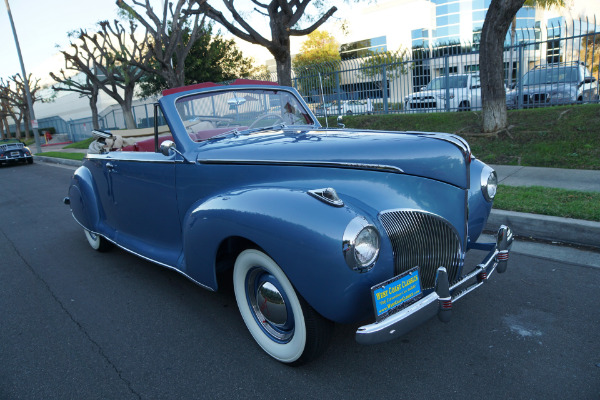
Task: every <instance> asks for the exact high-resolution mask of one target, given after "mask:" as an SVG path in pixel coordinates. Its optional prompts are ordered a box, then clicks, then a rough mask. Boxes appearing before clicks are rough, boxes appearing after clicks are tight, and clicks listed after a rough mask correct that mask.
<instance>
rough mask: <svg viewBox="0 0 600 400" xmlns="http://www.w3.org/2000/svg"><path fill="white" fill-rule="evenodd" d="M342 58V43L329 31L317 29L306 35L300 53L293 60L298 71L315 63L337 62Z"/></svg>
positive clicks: (293, 64)
mask: <svg viewBox="0 0 600 400" xmlns="http://www.w3.org/2000/svg"><path fill="white" fill-rule="evenodd" d="M340 60H341V57H340V44H339V42H338V41H337V40H336V39H335V38H334V37H333V36H332V35H331V34H330V33H329V32H327V31H321V30H318V29H317V30H316V31H314V32H312V33H310V34H308V36H307V37H306V40H305V41H304V42H303V43H302V45H301V46H300V53H299V54H298V55H296V57H294V59H293V60H292V66H293V68H294V70H295V71H296V72H297V71H298V70H301V69H303V68H307V67H310V66H312V65H315V64H322V63H335V62H338V61H340Z"/></svg>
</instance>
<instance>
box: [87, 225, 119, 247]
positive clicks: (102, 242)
mask: <svg viewBox="0 0 600 400" xmlns="http://www.w3.org/2000/svg"><path fill="white" fill-rule="evenodd" d="M83 231H84V232H85V237H86V239H87V241H88V243H89V244H90V246H92V249H94V250H96V251H100V252H105V251H108V250H110V249H111V248H112V246H113V245H112V243H111V242H109V241H108V240H106V239H104V238H103V237H102V236H100V235H97V234H95V233H93V232H90V231H88V230H87V229H84V230H83Z"/></svg>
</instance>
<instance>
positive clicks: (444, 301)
mask: <svg viewBox="0 0 600 400" xmlns="http://www.w3.org/2000/svg"><path fill="white" fill-rule="evenodd" d="M512 242H513V234H512V231H511V229H510V228H509V227H507V226H505V225H502V226H501V227H500V229H499V230H498V234H497V236H496V243H476V244H475V245H472V247H471V248H474V249H478V250H489V253H488V254H487V256H486V257H485V258H484V259H483V261H482V262H481V264H478V265H477V266H476V267H475V268H474V269H473V270H472V271H471V272H469V273H468V274H466V275H464V276H463V277H462V278H461V279H459V280H458V281H456V282H455V283H453V284H452V285H450V283H449V282H448V274H447V272H446V268H444V267H443V266H440V267H439V268H438V270H437V275H436V278H435V290H434V291H433V292H431V293H430V294H428V295H427V296H425V297H423V298H422V299H421V300H419V301H417V302H416V303H414V304H411V305H410V306H408V307H406V308H405V309H403V310H401V311H399V312H397V313H395V314H392V315H391V316H389V317H388V318H386V319H384V320H382V321H379V322H375V323H373V324H369V325H365V326H361V327H360V328H358V330H357V331H356V341H357V342H358V343H360V344H376V343H382V342H387V341H389V340H392V339H395V338H398V337H400V336H403V335H404V334H406V333H408V332H410V331H411V330H413V329H414V328H416V327H417V326H419V325H421V324H423V323H424V322H426V321H427V320H429V319H431V318H433V317H434V316H435V315H437V316H438V317H439V319H440V320H441V321H443V322H448V321H449V320H450V317H451V316H452V304H453V303H454V302H456V301H457V300H458V299H460V298H461V297H463V296H464V295H466V294H467V293H470V292H472V291H473V290H475V289H477V288H478V287H479V286H481V285H483V284H484V283H485V281H487V280H488V279H489V278H490V276H491V275H492V273H493V272H494V271H498V273H503V272H505V271H506V267H507V263H508V254H509V251H510V247H511V245H512ZM474 278H475V281H474V282H473V283H472V284H471V285H469V286H467V287H465V288H464V289H461V290H457V289H458V288H459V287H460V286H462V285H464V284H466V283H467V282H468V281H470V280H471V279H474Z"/></svg>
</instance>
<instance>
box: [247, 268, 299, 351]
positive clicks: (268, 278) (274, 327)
mask: <svg viewBox="0 0 600 400" xmlns="http://www.w3.org/2000/svg"><path fill="white" fill-rule="evenodd" d="M246 294H247V298H248V304H249V305H250V307H251V310H252V313H253V314H254V319H255V320H256V321H257V322H258V325H259V326H260V327H261V328H262V329H263V331H264V332H265V333H266V334H267V335H269V336H270V337H271V339H273V340H274V341H276V342H282V343H285V342H288V341H289V340H291V338H292V337H293V336H294V316H293V313H292V310H291V308H290V307H288V303H289V302H288V300H287V296H286V295H285V292H284V290H283V289H282V288H281V286H280V284H279V282H278V281H277V279H276V278H275V277H274V276H273V275H271V274H270V273H268V272H267V271H265V270H263V269H261V268H254V269H252V270H251V271H250V272H249V273H248V275H247V277H246Z"/></svg>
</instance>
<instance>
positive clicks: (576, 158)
mask: <svg viewBox="0 0 600 400" xmlns="http://www.w3.org/2000/svg"><path fill="white" fill-rule="evenodd" d="M322 122H323V124H324V119H322ZM343 123H344V124H345V125H346V127H347V128H352V129H377V130H389V131H424V132H447V133H454V134H457V135H459V136H462V137H464V138H465V139H466V140H467V141H468V142H469V144H470V146H471V150H472V152H473V154H474V155H475V156H476V157H477V158H479V159H480V160H482V161H483V162H485V163H488V164H499V165H523V166H531V167H553V168H575V169H594V170H598V169H600V104H582V105H575V106H561V107H545V108H536V109H526V110H509V111H508V125H509V126H508V128H507V129H503V130H501V131H498V132H494V133H490V134H484V133H481V129H482V116H481V111H475V112H460V113H459V112H438V113H418V114H389V115H356V116H349V117H344V118H343ZM336 125H337V124H336V120H335V118H334V117H330V118H329V126H330V127H335V126H336Z"/></svg>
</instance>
